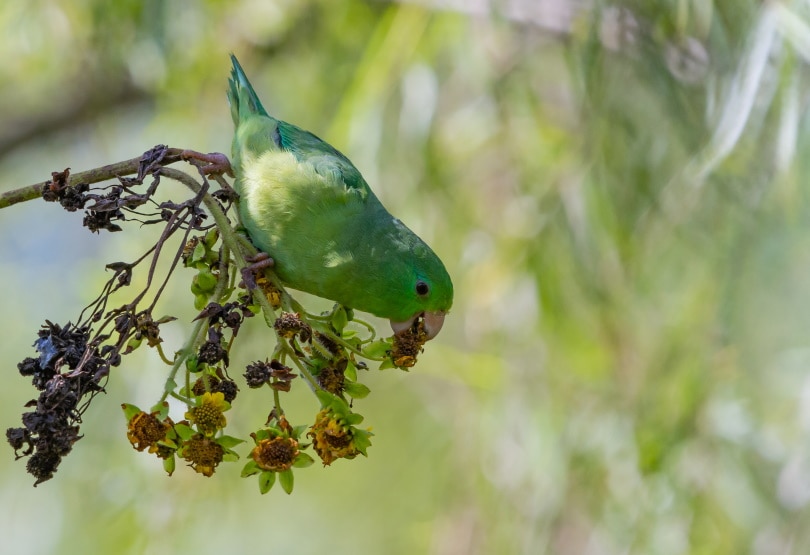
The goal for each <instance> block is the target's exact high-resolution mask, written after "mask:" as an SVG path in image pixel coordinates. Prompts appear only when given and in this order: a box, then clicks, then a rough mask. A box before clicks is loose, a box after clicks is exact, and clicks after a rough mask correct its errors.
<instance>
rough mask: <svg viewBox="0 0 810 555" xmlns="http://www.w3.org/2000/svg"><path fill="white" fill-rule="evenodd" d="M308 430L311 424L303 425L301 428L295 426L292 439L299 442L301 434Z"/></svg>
mask: <svg viewBox="0 0 810 555" xmlns="http://www.w3.org/2000/svg"><path fill="white" fill-rule="evenodd" d="M307 428H309V424H301V425H300V426H295V427H294V428H293V431H292V434H291V435H292V438H293V439H295V440H298V438H299V437H301V434H303V433H304V432H305V431H306V430H307Z"/></svg>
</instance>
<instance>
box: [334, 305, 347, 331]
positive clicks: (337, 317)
mask: <svg viewBox="0 0 810 555" xmlns="http://www.w3.org/2000/svg"><path fill="white" fill-rule="evenodd" d="M348 323H349V317H348V315H347V314H346V309H345V308H343V305H339V304H338V305H335V309H334V310H333V311H332V327H333V328H335V331H336V332H338V334H340V332H342V331H343V328H345V327H346V324H348Z"/></svg>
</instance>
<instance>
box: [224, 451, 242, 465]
mask: <svg viewBox="0 0 810 555" xmlns="http://www.w3.org/2000/svg"><path fill="white" fill-rule="evenodd" d="M222 460H223V461H225V462H236V461H238V460H239V455H237V454H236V453H234V452H233V451H231V450H230V449H228V450H227V451H225V453H223V454H222Z"/></svg>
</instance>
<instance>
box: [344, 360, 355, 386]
mask: <svg viewBox="0 0 810 555" xmlns="http://www.w3.org/2000/svg"><path fill="white" fill-rule="evenodd" d="M343 376H345V378H346V379H347V380H349V381H350V382H356V381H357V367H356V366H355V365H354V363H353V362H352V361H351V360H350V361H348V364H346V370H345V371H344V372H343Z"/></svg>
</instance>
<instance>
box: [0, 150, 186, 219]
mask: <svg viewBox="0 0 810 555" xmlns="http://www.w3.org/2000/svg"><path fill="white" fill-rule="evenodd" d="M183 152H190V151H188V150H186V149H182V148H169V149H167V150H166V155H165V156H164V157H163V159H162V160H160V161H159V162H158V164H159V165H161V166H168V165H170V164H174V163H175V162H179V161H181V160H183V159H184V157H183V155H182V153H183ZM142 159H143V157H142V156H139V157H137V158H131V159H129V160H124V161H123V162H116V163H114V164H108V165H106V166H101V167H99V168H93V169H91V170H87V171H83V172H79V173H75V174H71V175H70V176H69V177H68V186H69V187H73V186H75V185H78V184H79V183H87V184H88V185H92V184H94V183H100V182H102V181H107V180H108V179H115V178H116V177H122V176H125V175H131V174H133V173H137V172H138V169H139V168H140V165H141V162H142ZM51 181H52V180H50V179H49V180H48V181H42V182H40V183H34V184H33V185H28V186H26V187H22V188H20V189H14V190H13V191H7V192H5V193H0V209H2V208H6V207H8V206H12V205H14V204H18V203H20V202H26V201H29V200H33V199H36V198H40V197H41V196H42V190H43V188H44V187H45V186H46V185H48V184H49V183H51Z"/></svg>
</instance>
